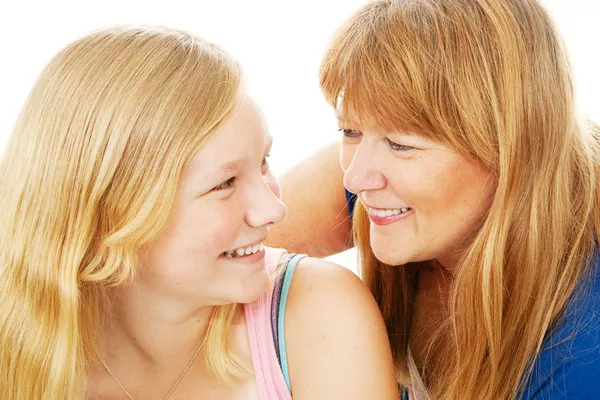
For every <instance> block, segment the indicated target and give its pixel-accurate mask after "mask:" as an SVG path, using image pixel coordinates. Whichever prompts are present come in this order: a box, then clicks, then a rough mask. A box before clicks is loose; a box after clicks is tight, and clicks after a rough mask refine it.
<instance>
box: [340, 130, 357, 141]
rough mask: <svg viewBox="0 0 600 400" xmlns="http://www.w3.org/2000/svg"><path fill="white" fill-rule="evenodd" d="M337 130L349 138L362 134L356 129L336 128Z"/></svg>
mask: <svg viewBox="0 0 600 400" xmlns="http://www.w3.org/2000/svg"><path fill="white" fill-rule="evenodd" d="M338 132H342V133H343V135H344V136H345V137H347V138H351V139H356V138H359V137H361V135H362V132H361V131H357V130H356V129H338Z"/></svg>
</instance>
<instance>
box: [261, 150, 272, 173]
mask: <svg viewBox="0 0 600 400" xmlns="http://www.w3.org/2000/svg"><path fill="white" fill-rule="evenodd" d="M269 157H271V155H270V154H267V155H266V156H265V158H263V160H262V163H261V164H260V167H261V168H262V169H263V173H265V172H267V170H268V169H269V160H268V158H269Z"/></svg>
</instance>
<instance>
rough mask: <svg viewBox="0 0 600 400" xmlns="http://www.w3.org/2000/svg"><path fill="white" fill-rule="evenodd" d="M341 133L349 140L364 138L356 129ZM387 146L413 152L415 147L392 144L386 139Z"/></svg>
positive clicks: (343, 130)
mask: <svg viewBox="0 0 600 400" xmlns="http://www.w3.org/2000/svg"><path fill="white" fill-rule="evenodd" d="M338 131H339V132H342V134H343V135H344V137H346V138H349V139H360V138H361V137H362V132H361V131H359V130H356V129H338ZM385 142H386V144H387V145H388V146H389V147H390V148H391V149H392V150H394V151H402V152H404V151H409V150H413V149H414V147H410V146H405V145H402V144H399V143H396V142H392V141H391V140H390V139H389V138H387V137H386V138H385Z"/></svg>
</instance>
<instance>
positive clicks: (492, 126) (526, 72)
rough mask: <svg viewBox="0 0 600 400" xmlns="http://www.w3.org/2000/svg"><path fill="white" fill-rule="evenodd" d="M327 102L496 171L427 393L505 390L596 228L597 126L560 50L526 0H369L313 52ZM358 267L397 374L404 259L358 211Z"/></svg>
mask: <svg viewBox="0 0 600 400" xmlns="http://www.w3.org/2000/svg"><path fill="white" fill-rule="evenodd" d="M321 86H322V88H323V91H324V94H325V96H326V98H327V99H328V101H329V102H330V104H331V105H333V106H334V107H336V106H338V104H337V103H338V98H340V95H342V96H343V97H341V99H342V100H341V103H340V105H339V106H340V107H341V108H342V113H343V114H345V115H346V114H348V115H350V118H353V119H356V120H358V122H359V124H360V125H361V126H374V127H378V128H380V129H384V130H388V131H408V132H417V133H419V134H421V135H423V136H425V137H427V138H431V139H434V140H437V141H439V142H442V143H445V144H448V145H450V146H451V147H452V148H454V149H456V150H457V151H459V152H461V153H462V154H464V155H466V156H468V157H471V158H472V159H475V160H477V161H479V162H480V163H481V164H482V165H484V166H485V167H487V168H488V169H489V170H490V171H492V172H493V173H494V174H495V178H496V181H497V190H496V191H495V194H494V196H493V199H492V201H491V205H490V208H489V211H488V213H487V215H486V218H485V220H484V221H483V224H482V226H481V228H480V230H479V231H478V232H477V233H476V235H475V236H474V238H473V240H472V242H471V244H470V247H469V248H468V249H467V251H466V252H465V253H464V255H463V258H462V261H461V264H460V265H459V267H458V268H457V271H458V272H457V275H456V276H455V278H454V280H453V287H452V290H451V295H450V304H449V324H448V326H449V329H447V330H446V331H445V333H446V334H447V335H448V337H450V340H449V342H450V345H449V348H448V349H447V351H445V352H443V353H442V355H441V356H440V357H437V358H438V359H440V361H439V363H436V365H437V364H440V367H439V368H433V369H432V368H428V367H429V366H428V365H427V364H426V365H425V367H424V369H423V372H424V378H425V381H426V382H427V384H428V386H429V391H430V393H429V394H430V396H431V397H432V398H443V399H508V398H513V397H514V396H516V395H518V393H519V390H520V389H521V388H522V384H523V382H524V380H525V379H526V377H527V376H528V373H529V372H530V365H531V361H532V359H533V358H534V357H535V355H536V354H537V353H538V352H539V351H540V348H541V345H542V340H543V338H544V336H545V335H546V334H547V333H548V332H549V330H550V329H551V328H552V326H553V323H554V322H555V321H556V320H557V317H558V316H559V315H560V314H561V312H562V311H563V310H564V307H565V304H566V303H567V301H568V299H569V298H570V296H571V295H572V293H573V292H574V288H575V286H576V284H577V282H578V280H580V279H585V275H584V274H585V273H586V265H587V264H588V261H589V260H590V257H591V256H592V254H593V251H594V248H595V246H596V240H595V233H597V232H598V228H599V215H598V211H599V210H600V208H599V203H598V202H599V196H598V194H599V193H598V190H599V187H600V186H599V183H598V182H599V178H600V173H599V172H600V171H599V169H598V168H599V165H600V162H599V152H598V133H599V131H598V129H597V128H596V127H595V126H594V125H593V124H591V123H587V122H585V121H583V120H582V119H579V118H578V116H577V114H576V110H575V106H574V90H573V83H572V81H571V72H570V67H569V62H568V59H567V54H566V52H565V49H564V46H563V43H562V40H561V38H560V36H559V34H558V33H557V30H556V28H555V26H554V25H553V22H552V20H551V18H550V17H549V15H548V13H547V11H546V10H545V9H544V8H543V7H542V6H541V5H540V4H539V2H538V1H536V0H376V1H372V2H370V3H368V4H367V5H365V6H364V7H362V8H361V9H360V10H359V11H358V12H356V13H355V14H354V15H353V16H352V17H351V18H350V19H349V20H348V21H347V22H346V23H345V24H344V25H343V26H342V27H341V28H340V29H339V31H338V32H337V34H336V36H335V37H334V40H333V43H332V44H331V47H330V48H329V49H328V51H327V53H326V55H325V57H324V60H323V63H322V67H321ZM354 229H355V239H356V242H357V244H358V247H359V251H360V259H361V265H362V272H363V276H364V279H365V281H366V283H367V285H368V286H369V287H370V289H371V291H372V292H373V294H374V296H375V298H376V300H377V302H378V303H379V306H380V308H381V310H382V312H383V315H384V318H385V321H386V324H387V328H388V330H389V334H390V340H391V343H392V349H393V352H394V356H395V359H396V360H397V364H398V365H397V367H398V375H399V379H400V381H401V383H402V384H403V385H405V386H409V378H408V373H407V366H406V356H407V349H408V347H407V346H408V342H409V335H408V334H409V332H410V321H411V310H412V306H411V304H412V300H413V298H414V294H415V285H416V279H415V278H416V273H415V272H414V269H412V268H407V267H398V266H390V265H385V264H383V263H382V262H380V261H378V260H377V259H376V258H375V257H374V255H373V252H372V250H371V248H370V241H369V218H368V216H367V214H366V212H365V210H364V208H363V207H362V205H361V204H357V209H356V211H355V221H354Z"/></svg>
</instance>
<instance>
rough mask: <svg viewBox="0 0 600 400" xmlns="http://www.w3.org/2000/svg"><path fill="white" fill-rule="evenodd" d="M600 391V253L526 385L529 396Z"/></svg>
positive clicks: (587, 395)
mask: <svg viewBox="0 0 600 400" xmlns="http://www.w3.org/2000/svg"><path fill="white" fill-rule="evenodd" d="M598 393H600V253H596V254H595V256H594V257H593V259H592V261H591V263H590V268H588V269H587V271H586V272H585V273H584V275H583V277H582V279H581V280H580V283H579V285H578V287H577V288H576V290H575V292H574V295H573V297H572V299H571V301H570V302H569V304H568V305H567V307H566V308H565V311H564V313H563V315H562V316H561V317H560V319H559V320H558V321H557V323H556V324H555V326H554V329H553V330H552V331H551V332H550V334H549V335H548V336H547V338H546V340H545V341H544V344H543V345H542V349H541V352H540V354H539V355H538V356H537V358H536V359H535V361H534V365H533V370H532V373H531V376H530V378H529V381H528V384H527V385H526V388H525V396H524V397H523V398H525V399H534V398H556V397H557V396H558V397H560V398H563V397H564V396H568V398H572V399H584V398H585V399H587V398H594V396H597V395H598Z"/></svg>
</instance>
